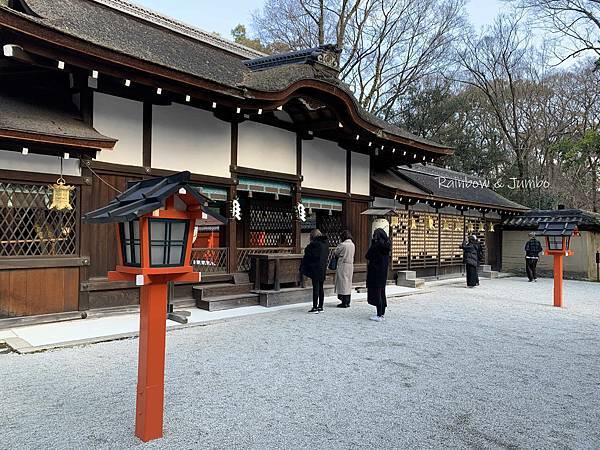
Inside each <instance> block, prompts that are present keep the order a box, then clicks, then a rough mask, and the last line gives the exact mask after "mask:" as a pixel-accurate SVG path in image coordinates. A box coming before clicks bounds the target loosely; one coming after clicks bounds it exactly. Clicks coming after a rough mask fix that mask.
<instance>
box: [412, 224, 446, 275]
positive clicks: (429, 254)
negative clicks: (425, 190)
mask: <svg viewBox="0 0 600 450" xmlns="http://www.w3.org/2000/svg"><path fill="white" fill-rule="evenodd" d="M412 219H414V222H413V223H414V224H415V225H416V229H415V228H411V230H410V268H411V269H414V268H426V267H435V266H437V263H438V256H439V255H438V229H439V223H438V216H437V214H428V213H412ZM409 222H410V220H409ZM410 225H412V224H409V226H410Z"/></svg>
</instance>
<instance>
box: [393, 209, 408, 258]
mask: <svg viewBox="0 0 600 450" xmlns="http://www.w3.org/2000/svg"><path fill="white" fill-rule="evenodd" d="M408 227H409V223H408V212H401V213H399V215H398V217H392V221H391V225H390V229H391V232H390V233H391V235H392V236H391V238H392V265H393V268H394V269H396V270H406V269H408V244H409V241H408Z"/></svg>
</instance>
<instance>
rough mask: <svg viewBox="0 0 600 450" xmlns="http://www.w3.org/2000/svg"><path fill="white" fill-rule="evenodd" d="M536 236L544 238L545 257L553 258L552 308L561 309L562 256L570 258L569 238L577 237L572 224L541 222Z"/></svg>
mask: <svg viewBox="0 0 600 450" xmlns="http://www.w3.org/2000/svg"><path fill="white" fill-rule="evenodd" d="M536 234H537V235H539V236H544V237H545V238H546V251H545V252H544V254H545V255H548V256H553V257H554V270H553V272H554V306H557V307H562V305H563V293H562V279H563V256H571V255H572V254H573V251H572V250H571V249H570V246H571V236H579V231H578V230H577V224H575V223H573V222H560V221H557V222H552V221H551V222H541V223H540V224H539V225H538V229H537V231H536Z"/></svg>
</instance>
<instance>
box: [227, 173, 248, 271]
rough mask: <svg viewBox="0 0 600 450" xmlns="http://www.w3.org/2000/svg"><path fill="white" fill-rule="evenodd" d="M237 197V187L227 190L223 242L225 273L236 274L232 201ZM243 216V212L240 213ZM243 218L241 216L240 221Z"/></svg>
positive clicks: (235, 233) (234, 223) (235, 230)
mask: <svg viewBox="0 0 600 450" xmlns="http://www.w3.org/2000/svg"><path fill="white" fill-rule="evenodd" d="M236 197H237V185H235V184H234V185H231V186H229V188H227V231H226V234H225V240H226V245H227V252H228V258H227V272H228V273H235V272H237V220H235V217H233V213H232V212H233V200H235V198H236ZM242 214H243V212H242ZM243 219H244V217H243V216H242V220H243Z"/></svg>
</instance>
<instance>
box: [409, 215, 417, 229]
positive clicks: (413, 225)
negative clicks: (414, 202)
mask: <svg viewBox="0 0 600 450" xmlns="http://www.w3.org/2000/svg"><path fill="white" fill-rule="evenodd" d="M410 229H411V230H416V229H417V219H415V218H414V217H411V218H410Z"/></svg>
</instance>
